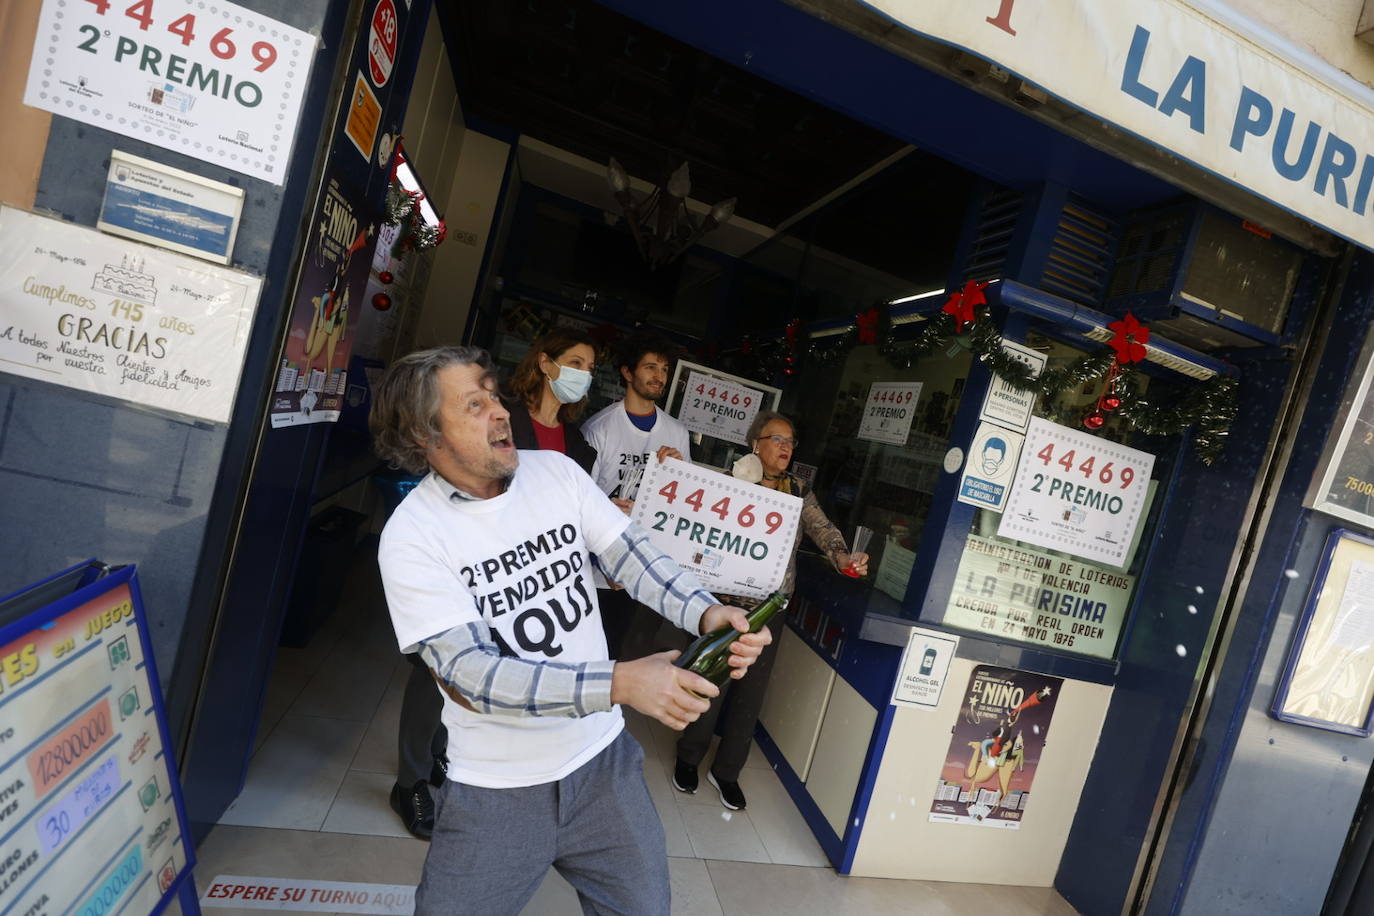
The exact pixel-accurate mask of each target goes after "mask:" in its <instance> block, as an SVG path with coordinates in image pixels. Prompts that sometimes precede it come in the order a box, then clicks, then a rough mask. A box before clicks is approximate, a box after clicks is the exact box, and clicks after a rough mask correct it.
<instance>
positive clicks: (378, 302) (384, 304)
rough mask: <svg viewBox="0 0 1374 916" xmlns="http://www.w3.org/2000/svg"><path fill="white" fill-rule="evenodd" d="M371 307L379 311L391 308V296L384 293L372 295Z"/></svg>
mask: <svg viewBox="0 0 1374 916" xmlns="http://www.w3.org/2000/svg"><path fill="white" fill-rule="evenodd" d="M372 307H373V308H374V309H376V310H377V311H379V312H385V311H386V310H387V309H389V308H391V297H390V296H388V295H387V294H386V293H377V294H376V295H375V296H373V297H372Z"/></svg>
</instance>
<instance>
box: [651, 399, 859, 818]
mask: <svg viewBox="0 0 1374 916" xmlns="http://www.w3.org/2000/svg"><path fill="white" fill-rule="evenodd" d="M749 442H750V444H751V445H752V446H753V452H752V454H750V455H746V456H744V457H743V458H741V459H740V460H739V461H738V462H736V464H735V472H734V473H735V476H736V477H739V478H741V479H743V480H747V481H749V482H751V483H756V484H758V485H759V486H762V487H768V488H769V489H770V490H777V491H778V492H779V493H790V494H792V495H793V496H800V497H801V499H802V513H801V525H800V527H798V529H797V536H796V539H795V540H794V541H793V542H792V553H791V556H790V557H789V558H788V563H787V574H786V576H784V578H783V583H782V588H781V590H782V591H784V592H787V593H789V594H790V593H791V592H792V588H793V585H794V583H795V580H796V577H797V548H798V547H799V546H800V545H801V536H802V532H803V531H805V532H806V534H807V536H808V537H810V538H811V540H812V541H814V542H815V544H816V546H817V547H819V548H820V549H821V550H822V551H823V552H824V553H825V555H826V556H827V557H828V558H829V560H830V562H831V564H832V565H833V566H834V567H835V569H836V570H838V571H845V570H848V571H849V573H850V574H851V575H856V576H862V575H866V574H867V573H868V554H864V553H853V554H851V553H850V552H849V548H848V547H847V546H846V545H845V542H844V536H843V535H841V534H840V532H839V529H837V528H836V527H835V526H834V525H833V524H831V522H830V519H828V518H826V517H825V512H823V511H822V510H821V507H820V504H819V503H817V502H816V497H815V496H814V495H813V494H812V493H811V490H810V488H809V487H807V486H806V485H805V484H804V483H803V482H802V480H801V478H799V477H796V476H795V475H793V474H789V473H788V471H787V468H788V466H789V465H790V464H791V463H792V453H793V451H794V450H795V449H796V447H797V439H796V435H795V428H794V427H793V426H792V421H791V420H789V419H787V418H786V417H784V416H783V415H782V414H780V413H776V412H774V411H771V410H766V411H760V412H759V415H758V416H757V417H756V418H755V419H754V422H753V425H752V426H750V428H749ZM730 601H731V603H732V604H742V605H745V606H750V605H756V604H758V602H757V601H754V600H752V599H748V598H732V599H730ZM776 626H777V624H776V623H775V624H774V627H776ZM774 636H775V638H774V639H773V642H772V643H771V644H770V645H769V646H768V647H767V648H765V649H764V650H763V654H762V655H761V656H760V657H759V659H758V660H757V661H756V662H755V663H754V669H753V671H752V672H750V676H749V677H747V678H744V679H743V680H741V681H739V682H737V683H732V684H730V685H729V688H728V690H722V691H721V695H720V696H719V697H717V698H716V699H715V700H713V701H712V702H711V708H710V710H708V711H707V712H706V714H705V715H703V716H702V717H701V718H699V719H697V720H696V721H695V722H693V723H692V724H690V725H688V726H687V728H686V729H684V730H683V732H682V736H681V737H680V738H679V739H678V742H677V763H676V765H675V766H674V768H673V786H674V787H675V788H676V789H677V790H678V791H679V792H687V793H694V792H696V790H697V767H698V766H699V765H700V764H701V761H702V759H703V758H704V757H705V756H706V751H707V749H708V748H709V747H710V745H711V736H712V735H713V734H714V733H715V732H716V727H717V724H719V726H720V746H719V747H718V748H717V749H716V756H715V759H714V760H713V761H712V762H711V769H710V770H709V771H708V772H707V774H706V778H707V779H708V780H710V782H711V785H713V786H715V787H716V791H717V792H718V793H719V794H720V802H721V804H723V805H724V806H725V807H727V808H729V809H731V810H732V811H738V810H740V809H742V808H744V807H745V798H744V792H743V791H741V790H740V786H739V774H740V770H741V769H742V768H743V767H744V761H745V759H746V758H748V756H749V745H750V742H752V741H753V738H754V724H755V723H756V722H757V721H758V718H759V710H760V709H762V708H763V697H764V693H765V692H766V691H767V689H768V675H769V672H771V671H772V669H773V660H774V658H776V656H777V652H778V644H779V642H781V640H779V639H777V638H776V634H774ZM727 696H728V697H729V702H725V700H726V697H727ZM722 704H724V712H723V713H722Z"/></svg>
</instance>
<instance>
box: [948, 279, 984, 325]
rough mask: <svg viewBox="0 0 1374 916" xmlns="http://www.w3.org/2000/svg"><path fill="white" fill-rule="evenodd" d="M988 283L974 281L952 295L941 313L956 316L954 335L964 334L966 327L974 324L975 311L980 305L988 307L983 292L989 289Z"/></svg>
mask: <svg viewBox="0 0 1374 916" xmlns="http://www.w3.org/2000/svg"><path fill="white" fill-rule="evenodd" d="M987 285H988V281H987V280H984V281H982V282H981V283H978V282H975V281H973V280H970V281H968V282H967V283H965V284H964V288H963V289H961V290H959V291H958V292H954V293H950V294H949V299H948V301H946V302H945V304H944V306H943V307H942V308H941V309H940V311H942V312H944V313H945V314H946V315H953V316H954V333H956V334H962V333H963V332H964V325H966V324H973V321H974V317H975V316H974V312H973V310H974V309H975V308H977V307H978V306H980V305H986V304H987V301H988V298H987V296H984V295H983V290H984V289H986V288H987Z"/></svg>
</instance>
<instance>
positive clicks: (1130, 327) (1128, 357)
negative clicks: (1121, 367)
mask: <svg viewBox="0 0 1374 916" xmlns="http://www.w3.org/2000/svg"><path fill="white" fill-rule="evenodd" d="M1107 328H1108V329H1109V330H1111V331H1115V332H1116V336H1115V337H1113V338H1112V342H1111V344H1110V346H1111V348H1112V349H1113V350H1115V351H1116V361H1117V362H1119V363H1138V362H1140V361H1141V360H1142V359H1144V358H1145V353H1146V351H1145V344H1146V343H1148V342H1149V340H1150V329H1149V328H1147V327H1146V326H1145V325H1143V324H1141V323H1140V322H1139V321H1136V319H1135V316H1134V315H1132V314H1131V313H1130V312H1127V313H1126V317H1125V318H1122V319H1121V320H1120V321H1113V322H1111V323H1110V324H1108V325H1107Z"/></svg>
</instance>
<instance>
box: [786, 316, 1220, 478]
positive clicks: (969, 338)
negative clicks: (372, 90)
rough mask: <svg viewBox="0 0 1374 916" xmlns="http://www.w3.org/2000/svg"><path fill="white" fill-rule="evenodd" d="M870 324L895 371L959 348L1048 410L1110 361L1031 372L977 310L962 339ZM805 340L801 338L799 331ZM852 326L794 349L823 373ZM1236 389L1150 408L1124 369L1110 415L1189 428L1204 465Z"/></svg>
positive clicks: (940, 327) (1163, 431) (1092, 359)
mask: <svg viewBox="0 0 1374 916" xmlns="http://www.w3.org/2000/svg"><path fill="white" fill-rule="evenodd" d="M879 312H880V316H879V320H878V324H877V339H878V345H877V346H878V352H879V353H880V354H882V356H883V357H884V358H885V359H886V360H887V362H888V363H889V364H890V365H891V366H892V367H893V368H895V369H910V368H911V366H912V365H913V364H915V363H916V362H917V361H918V360H920V359H921V358H922V357H924V356H927V355H929V354H930V353H932V352H935V351H936V350H945V349H949V348H950V347H951V346H958V347H963V348H966V349H968V350H969V351H971V352H972V353H973V355H974V356H976V357H977V358H978V359H979V360H980V361H981V362H982V363H984V364H985V365H986V366H987V367H988V369H989V371H991V372H992V374H993V375H995V376H997V377H998V378H999V379H1001V380H1002V381H1004V382H1006V383H1007V385H1009V386H1010V387H1012V388H1014V389H1016V390H1018V391H1033V392H1035V393H1036V394H1038V395H1040V396H1041V397H1042V398H1043V403H1044V404H1045V405H1047V406H1048V405H1050V404H1052V403H1053V402H1054V400H1055V399H1056V398H1058V396H1059V395H1060V394H1062V393H1063V392H1065V391H1067V390H1069V389H1072V388H1078V387H1081V386H1082V385H1084V384H1086V383H1088V382H1090V381H1093V380H1095V379H1100V378H1103V377H1104V376H1105V375H1106V374H1107V372H1108V370H1109V369H1110V368H1111V366H1112V363H1113V362H1114V361H1115V356H1114V354H1113V352H1112V351H1111V350H1103V351H1101V352H1099V353H1087V354H1084V355H1083V356H1080V357H1079V358H1078V359H1076V360H1074V361H1073V362H1071V363H1069V364H1068V365H1066V366H1063V367H1061V368H1058V369H1046V370H1045V371H1044V372H1042V373H1041V374H1040V375H1039V376H1034V375H1032V372H1031V368H1030V367H1029V366H1027V365H1026V364H1025V363H1023V362H1021V361H1020V360H1019V359H1016V358H1015V357H1013V356H1012V355H1011V354H1009V353H1008V352H1007V351H1006V350H1004V349H1003V348H1002V332H1001V330H1000V329H998V328H997V327H996V325H994V324H993V322H992V320H991V318H990V317H989V313H988V309H987V308H986V307H984V308H979V309H978V311H977V318H976V320H975V321H974V322H973V323H972V325H970V326H969V328H968V329H967V330H966V331H965V332H964V333H962V334H961V333H957V332H956V330H955V319H954V318H953V317H952V316H950V315H948V314H944V313H937V314H935V315H934V316H932V317H931V318H930V319H928V320H927V321H926V322H925V323H924V324H923V326H922V327H921V328H920V330H918V331H917V332H916V334H915V336H914V337H912V338H911V339H909V340H903V341H898V340H895V339H894V337H893V335H892V333H891V319H890V317H889V316H888V314H887V310H886V309H880V310H879ZM803 333H805V332H803ZM858 336H859V335H858V327H857V322H856V325H855V326H851V327H850V328H849V329H847V330H846V331H845V332H844V333H843V334H841V335H839V336H838V337H837V338H836V339H835V342H834V343H833V344H832V343H829V342H825V343H822V342H819V341H817V340H816V339H815V338H807V339H806V340H805V341H803V342H802V343H801V345H799V346H798V347H797V350H798V351H799V354H800V357H801V358H800V359H799V360H797V362H802V363H805V362H810V363H812V364H814V365H820V366H825V365H828V364H830V363H833V362H835V361H836V360H838V359H839V358H840V357H841V356H842V355H844V354H846V353H848V352H849V350H851V349H852V348H853V347H854V346H856V345H858ZM789 352H790V351H788V349H787V348H786V347H775V348H773V349H772V350H771V351H770V352H769V353H766V354H763V355H761V356H760V359H759V368H760V369H761V370H762V371H764V372H765V373H766V374H771V375H776V374H777V372H778V371H779V370H780V369H781V368H782V366H783V365H784V360H785V357H786V356H787V355H789ZM1237 389H1238V382H1237V380H1236V379H1234V378H1232V377H1229V376H1222V375H1217V376H1213V377H1212V378H1210V379H1208V380H1207V381H1206V382H1203V383H1202V384H1201V385H1200V386H1198V387H1197V388H1196V389H1193V390H1192V391H1190V392H1189V393H1188V394H1187V395H1185V396H1184V397H1183V398H1181V399H1180V400H1178V401H1177V402H1175V403H1169V404H1155V403H1151V401H1149V400H1148V399H1147V398H1146V397H1145V396H1144V395H1142V394H1141V392H1140V390H1139V388H1138V386H1137V385H1136V384H1135V383H1134V382H1133V381H1132V379H1131V370H1130V369H1129V368H1126V369H1124V370H1123V372H1122V374H1121V376H1120V380H1119V382H1118V385H1117V389H1116V390H1117V395H1118V397H1119V398H1120V400H1121V406H1120V407H1119V408H1118V409H1117V411H1116V414H1117V415H1118V416H1120V417H1121V418H1122V419H1123V420H1125V421H1126V422H1127V423H1129V424H1130V425H1131V427H1132V428H1134V429H1137V430H1139V431H1140V432H1142V433H1145V434H1146V435H1151V436H1164V435H1176V434H1179V433H1182V432H1183V431H1184V430H1186V429H1188V428H1189V427H1193V429H1194V437H1193V444H1194V448H1195V449H1196V451H1197V454H1198V457H1199V458H1201V459H1202V461H1203V462H1204V463H1206V464H1211V463H1212V462H1213V461H1215V460H1216V459H1217V458H1218V457H1219V456H1220V455H1221V453H1222V450H1223V449H1224V448H1225V446H1226V440H1227V437H1228V435H1229V434H1230V431H1231V423H1232V422H1233V421H1234V420H1235V417H1236V411H1237V409H1238V407H1239V404H1238V399H1237ZM1051 419H1053V420H1055V421H1056V422H1060V423H1065V424H1067V425H1073V424H1074V422H1075V420H1074V418H1072V417H1052V418H1051Z"/></svg>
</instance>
